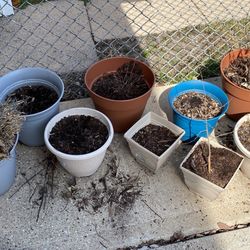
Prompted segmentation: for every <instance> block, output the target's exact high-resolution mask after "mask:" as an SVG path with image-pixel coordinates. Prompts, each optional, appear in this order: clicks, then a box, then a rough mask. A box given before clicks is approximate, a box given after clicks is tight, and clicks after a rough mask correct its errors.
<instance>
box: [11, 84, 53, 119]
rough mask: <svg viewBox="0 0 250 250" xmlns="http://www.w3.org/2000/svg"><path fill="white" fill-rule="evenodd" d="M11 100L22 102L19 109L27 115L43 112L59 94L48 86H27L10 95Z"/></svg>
mask: <svg viewBox="0 0 250 250" xmlns="http://www.w3.org/2000/svg"><path fill="white" fill-rule="evenodd" d="M7 99H8V100H10V101H16V102H20V104H18V106H17V109H18V111H20V112H21V113H23V114H25V115H31V114H35V113H38V112H41V111H43V110H45V109H47V108H49V107H50V106H52V105H53V104H54V103H55V102H56V101H57V100H58V95H57V93H56V91H55V90H53V89H51V88H49V87H46V86H42V85H40V86H32V85H30V86H25V87H21V88H19V89H17V90H15V91H14V92H12V93H11V94H10V95H9V96H8V97H7Z"/></svg>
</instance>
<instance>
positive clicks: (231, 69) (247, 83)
mask: <svg viewBox="0 0 250 250" xmlns="http://www.w3.org/2000/svg"><path fill="white" fill-rule="evenodd" d="M224 74H225V76H226V77H227V78H228V79H229V80H231V81H232V82H233V83H235V84H237V85H238V86H240V87H243V88H246V89H250V57H238V58H236V59H234V60H233V61H232V62H231V63H230V65H229V66H228V68H226V69H225V70H224Z"/></svg>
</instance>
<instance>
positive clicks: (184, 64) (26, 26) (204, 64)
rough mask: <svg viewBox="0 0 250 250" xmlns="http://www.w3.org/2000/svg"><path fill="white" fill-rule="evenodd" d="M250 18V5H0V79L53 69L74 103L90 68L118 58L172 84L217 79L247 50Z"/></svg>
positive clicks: (178, 0)
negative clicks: (226, 59) (228, 60)
mask: <svg viewBox="0 0 250 250" xmlns="http://www.w3.org/2000/svg"><path fill="white" fill-rule="evenodd" d="M249 13H250V1H249V0H241V1H238V0H206V1H204V0H51V1H47V0H12V1H11V0H0V76H1V75H3V74H5V73H7V72H9V71H11V70H15V69H17V68H20V67H27V66H32V67H33V66H39V67H46V68H50V69H51V70H54V71H55V72H57V73H58V74H60V75H61V76H62V77H63V79H64V80H65V81H66V84H67V83H68V85H67V86H70V88H69V89H68V91H71V95H72V93H76V96H73V97H72V96H71V98H77V95H84V90H83V89H81V86H82V84H81V82H82V74H83V72H84V71H85V70H86V68H88V67H89V65H90V64H92V63H93V62H95V61H97V60H98V59H100V58H105V57H110V56H114V55H128V56H133V57H136V58H139V59H141V60H144V61H146V62H147V63H148V64H150V66H151V67H152V68H153V69H154V71H155V74H156V75H157V78H158V81H160V82H163V83H167V84H169V83H175V82H178V81H181V80H185V79H194V78H208V77H212V76H216V75H218V74H219V71H218V65H219V61H220V59H221V57H222V56H223V54H224V53H225V52H227V51H229V50H230V49H232V48H237V47H248V48H249V47H250V16H249ZM72 89H74V90H72Z"/></svg>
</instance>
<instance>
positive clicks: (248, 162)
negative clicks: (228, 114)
mask: <svg viewBox="0 0 250 250" xmlns="http://www.w3.org/2000/svg"><path fill="white" fill-rule="evenodd" d="M245 121H250V114H247V115H244V116H243V117H242V118H241V119H240V120H239V121H238V122H237V123H236V125H235V127H234V142H235V145H236V146H237V149H238V152H239V153H240V154H242V155H243V156H244V161H243V163H242V165H241V168H240V170H241V171H242V172H243V174H245V175H246V176H247V178H249V179H250V151H248V150H247V149H246V148H245V147H244V146H243V145H242V143H241V141H240V139H239V136H238V130H239V128H240V126H241V125H242V124H243V123H244V122H245Z"/></svg>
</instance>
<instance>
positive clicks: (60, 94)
mask: <svg viewBox="0 0 250 250" xmlns="http://www.w3.org/2000/svg"><path fill="white" fill-rule="evenodd" d="M29 70H40V71H44V72H47V73H48V74H50V75H53V76H54V77H55V78H57V79H58V81H59V82H60V85H61V88H62V90H61V91H60V93H59V95H58V98H57V100H56V102H55V103H53V104H52V105H51V106H50V107H48V108H47V109H44V110H42V111H40V112H37V113H34V114H29V115H25V114H24V115H23V116H24V117H26V118H33V117H36V116H39V115H41V114H43V113H45V112H47V111H49V110H51V109H53V108H54V107H55V106H56V105H58V103H59V102H60V100H61V99H62V97H63V95H64V83H63V80H62V79H61V77H60V76H59V75H57V74H56V73H55V72H54V71H51V70H49V69H47V68H41V67H24V68H20V69H17V70H13V71H11V72H9V73H7V74H6V75H4V76H2V77H1V79H4V78H5V77H9V76H11V75H13V74H19V73H20V74H22V72H24V71H29ZM37 80H43V79H30V81H31V82H34V81H37ZM22 81H23V80H21V81H17V82H16V83H18V82H20V85H22V86H20V87H23V86H27V85H25V83H24V84H22ZM25 81H26V80H25ZM45 81H46V80H45ZM47 82H49V81H47ZM49 83H51V82H49ZM41 85H42V86H44V85H46V84H44V83H43V82H41ZM52 85H53V84H52ZM11 89H12V88H8V90H11ZM8 93H9V92H8ZM57 94H58V93H57ZM4 97H6V95H5V96H4Z"/></svg>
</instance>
